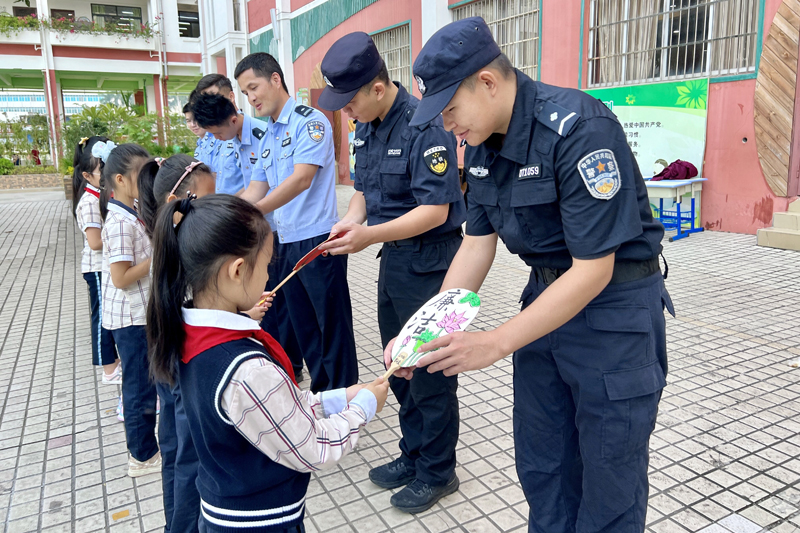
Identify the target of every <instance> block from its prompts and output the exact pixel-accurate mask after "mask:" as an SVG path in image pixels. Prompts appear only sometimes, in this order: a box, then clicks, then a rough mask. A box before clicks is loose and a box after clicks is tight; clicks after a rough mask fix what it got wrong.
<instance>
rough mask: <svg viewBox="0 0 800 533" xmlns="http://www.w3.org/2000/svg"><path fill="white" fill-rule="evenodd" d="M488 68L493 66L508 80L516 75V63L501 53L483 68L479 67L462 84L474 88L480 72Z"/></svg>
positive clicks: (470, 88)
mask: <svg viewBox="0 0 800 533" xmlns="http://www.w3.org/2000/svg"><path fill="white" fill-rule="evenodd" d="M487 68H491V69H494V70H496V71H498V72H499V73H500V75H501V76H503V78H504V79H507V80H508V79H511V77H512V76H513V75H514V72H515V69H514V65H513V64H512V63H511V60H509V59H508V57H507V56H506V55H505V54H500V55H499V56H497V57H496V58H494V59H493V60H492V61H491V63H489V64H488V65H486V66H484V67H482V68H479V69H478V70H477V71H475V72H474V73H473V74H472V75H470V76H468V77H467V78H465V79H464V81H462V82H461V85H463V86H464V87H466V88H467V89H469V90H473V89H474V88H475V80H477V79H478V74H479V73H480V72H481V71H484V70H486V69H487Z"/></svg>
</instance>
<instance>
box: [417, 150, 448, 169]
mask: <svg viewBox="0 0 800 533" xmlns="http://www.w3.org/2000/svg"><path fill="white" fill-rule="evenodd" d="M422 155H423V157H424V159H425V164H426V165H428V168H429V169H431V172H433V173H434V174H436V175H437V176H441V175H443V174H444V173H445V172H447V148H445V147H444V146H434V147H433V148H428V149H427V150H425V153H423V154H422Z"/></svg>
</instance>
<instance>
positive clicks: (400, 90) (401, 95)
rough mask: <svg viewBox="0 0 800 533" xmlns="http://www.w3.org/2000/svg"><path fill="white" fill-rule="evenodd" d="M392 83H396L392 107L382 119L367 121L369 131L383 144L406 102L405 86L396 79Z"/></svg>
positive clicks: (402, 111)
mask: <svg viewBox="0 0 800 533" xmlns="http://www.w3.org/2000/svg"><path fill="white" fill-rule="evenodd" d="M392 83H394V84H395V85H397V96H396V97H395V99H394V103H392V107H391V108H390V109H389V112H388V113H386V116H385V117H384V119H383V120H378V119H375V120H373V121H372V122H370V123H369V132H370V133H374V134H375V135H376V136H377V137H378V139H380V141H381V142H382V143H384V144H385V143H386V142H387V141H388V140H389V134H390V133H392V129H393V128H394V125H395V124H397V120H398V119H399V118H400V117H401V116H402V115H403V113H404V112H405V109H406V104H408V91H406V89H405V87H403V86H402V85H401V84H400V83H398V82H396V81H395V82H392ZM376 124H377V126H376Z"/></svg>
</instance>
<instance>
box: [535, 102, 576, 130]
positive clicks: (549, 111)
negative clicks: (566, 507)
mask: <svg viewBox="0 0 800 533" xmlns="http://www.w3.org/2000/svg"><path fill="white" fill-rule="evenodd" d="M580 118H581V116H580V115H579V114H578V113H576V112H574V111H570V110H569V109H565V108H563V107H561V106H560V105H557V104H554V103H552V102H543V103H542V104H540V105H539V106H538V107H537V108H536V120H538V121H539V123H540V124H544V125H545V126H547V127H548V128H550V129H551V130H553V131H554V132H556V133H558V134H559V135H561V136H562V137H566V136H567V135H569V134H570V133H572V128H574V127H575V124H577V123H578V120H580Z"/></svg>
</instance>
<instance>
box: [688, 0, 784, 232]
mask: <svg viewBox="0 0 800 533" xmlns="http://www.w3.org/2000/svg"><path fill="white" fill-rule="evenodd" d="M780 4H781V0H766V8H765V13H764V34H763V35H764V40H766V37H767V35H768V34H769V29H770V27H771V26H772V20H773V18H774V17H775V13H777V11H778V7H779V6H780ZM755 87H756V80H743V81H736V82H726V83H713V84H711V85H710V87H709V95H708V127H707V131H706V156H705V164H704V167H703V174H704V175H705V176H706V177H707V178H709V181H707V182H706V183H704V184H703V209H702V212H701V214H702V223H703V226H704V227H706V228H707V229H711V230H718V231H730V232H735V233H751V234H752V233H755V232H756V230H757V229H758V228H764V227H769V226H771V225H772V214H773V213H775V212H779V211H786V208H787V206H788V204H789V199H786V198H780V197H776V196H775V195H774V194H773V193H772V191H771V190H770V188H769V186H768V185H767V182H766V180H765V179H764V173H763V172H762V170H761V164H760V163H759V160H758V152H757V145H756V141H755V125H754V123H753V105H754V99H755ZM744 138H747V142H746V143H743V142H742V140H743V139H744Z"/></svg>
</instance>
